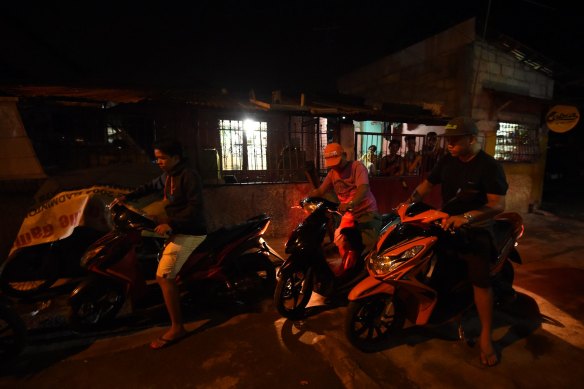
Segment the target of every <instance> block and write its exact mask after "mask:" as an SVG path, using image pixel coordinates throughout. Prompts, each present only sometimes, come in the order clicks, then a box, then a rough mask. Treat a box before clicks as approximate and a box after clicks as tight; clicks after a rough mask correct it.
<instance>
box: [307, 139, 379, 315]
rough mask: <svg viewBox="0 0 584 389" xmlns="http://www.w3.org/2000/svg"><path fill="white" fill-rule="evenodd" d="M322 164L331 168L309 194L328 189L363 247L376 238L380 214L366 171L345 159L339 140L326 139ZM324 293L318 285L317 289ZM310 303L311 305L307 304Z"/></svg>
mask: <svg viewBox="0 0 584 389" xmlns="http://www.w3.org/2000/svg"><path fill="white" fill-rule="evenodd" d="M324 162H325V167H326V168H328V169H330V170H329V172H328V174H327V176H326V177H325V179H324V181H323V182H322V184H321V185H320V187H318V188H317V189H314V190H313V191H311V192H310V194H309V196H311V197H324V196H325V194H326V193H327V192H328V191H330V190H331V189H332V190H334V192H335V194H336V195H337V198H338V199H339V202H340V204H339V208H338V209H339V211H340V212H350V213H351V214H352V216H353V219H354V222H355V227H356V228H357V230H358V231H359V232H360V233H361V239H362V242H363V246H364V251H369V250H370V249H371V248H372V247H373V246H374V244H375V242H376V241H377V238H378V236H379V230H380V229H381V215H380V214H379V212H378V209H377V202H376V201H375V197H374V196H373V193H371V190H370V188H369V172H368V170H367V168H366V167H365V165H363V163H362V162H360V161H347V154H346V153H345V151H344V150H343V147H342V146H341V145H340V144H338V143H329V144H328V145H327V146H326V147H325V149H324ZM323 292H324V293H327V291H326V290H323V288H321V289H320V290H319V293H323ZM309 305H313V304H310V303H309Z"/></svg>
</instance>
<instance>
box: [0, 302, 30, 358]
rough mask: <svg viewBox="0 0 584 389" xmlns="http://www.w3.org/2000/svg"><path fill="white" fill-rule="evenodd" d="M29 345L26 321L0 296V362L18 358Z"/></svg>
mask: <svg viewBox="0 0 584 389" xmlns="http://www.w3.org/2000/svg"><path fill="white" fill-rule="evenodd" d="M26 343H27V330H26V325H25V324H24V321H23V320H22V318H21V317H20V315H19V314H18V312H17V311H16V310H15V309H14V307H13V306H12V302H11V301H10V300H8V299H7V298H6V297H5V296H0V361H2V362H7V361H10V360H12V359H14V358H16V357H17V356H18V355H19V354H20V353H21V352H22V350H23V349H24V347H25V346H26Z"/></svg>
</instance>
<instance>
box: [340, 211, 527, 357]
mask: <svg viewBox="0 0 584 389" xmlns="http://www.w3.org/2000/svg"><path fill="white" fill-rule="evenodd" d="M397 213H398V215H399V217H400V222H399V223H396V224H395V225H392V226H391V227H390V228H388V229H387V230H385V231H384V232H383V233H382V234H381V235H380V237H379V240H378V242H377V244H376V247H375V248H374V249H373V250H372V251H371V252H370V254H369V255H368V257H367V258H366V267H367V270H368V272H369V277H367V278H365V279H364V280H362V281H361V282H360V283H359V284H357V285H356V286H355V287H354V288H353V290H351V292H350V293H349V297H348V299H349V304H348V309H347V316H346V321H345V334H346V336H347V338H348V339H349V341H350V342H351V343H352V344H353V345H354V346H355V347H357V348H359V349H360V350H362V351H378V350H380V349H382V348H384V347H385V346H386V344H387V343H388V341H389V340H390V339H391V337H392V336H394V335H397V334H398V333H399V331H400V330H401V329H403V328H404V325H405V324H406V323H411V324H412V325H413V326H438V325H442V324H445V323H447V322H451V321H453V320H457V321H458V336H459V338H460V339H461V340H464V339H465V335H464V330H463V328H462V318H463V316H464V314H465V313H467V312H468V311H469V310H470V308H472V307H473V306H474V301H473V290H472V285H471V283H470V281H469V280H468V277H467V271H466V268H465V263H464V262H463V260H461V259H460V258H458V257H457V247H458V248H461V247H464V245H465V244H466V242H465V239H466V237H467V236H468V235H466V234H467V233H468V232H469V230H468V228H466V227H465V226H464V225H463V226H462V227H461V228H460V229H458V230H456V232H455V231H445V230H444V229H443V228H442V226H441V220H442V219H443V218H446V217H448V214H447V213H445V212H444V211H441V210H437V209H434V208H432V207H431V206H429V205H427V204H425V203H412V204H401V205H400V206H399V207H398V209H397ZM523 229H524V227H523V220H522V218H521V216H520V215H519V214H517V213H514V212H504V213H501V214H499V215H497V216H496V218H495V223H494V234H493V235H494V239H493V243H494V251H495V252H496V253H497V254H496V258H493V261H492V262H491V265H490V276H491V280H492V285H493V292H494V298H495V303H496V305H502V304H503V303H504V302H505V301H508V300H510V299H511V298H512V297H513V295H514V293H515V292H514V290H513V287H512V285H513V279H514V274H515V271H514V268H513V265H512V262H515V263H521V257H520V256H519V253H518V252H517V249H516V248H515V247H516V244H517V241H518V239H519V238H520V237H521V235H522V234H523Z"/></svg>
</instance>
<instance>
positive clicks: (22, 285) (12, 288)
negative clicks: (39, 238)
mask: <svg viewBox="0 0 584 389" xmlns="http://www.w3.org/2000/svg"><path fill="white" fill-rule="evenodd" d="M58 278H59V261H58V258H57V256H56V255H55V253H54V252H53V249H52V247H51V245H39V246H31V247H26V248H24V249H22V250H21V251H19V252H18V253H16V254H14V256H13V257H11V258H9V259H8V262H7V263H6V264H5V265H4V266H3V268H2V272H1V273H0V289H2V291H3V292H4V293H6V294H7V295H8V296H11V297H20V298H23V297H31V296H34V295H36V294H38V293H41V292H43V291H46V290H48V289H49V288H50V287H51V286H52V285H53V284H54V283H55V282H56V281H57V279H58Z"/></svg>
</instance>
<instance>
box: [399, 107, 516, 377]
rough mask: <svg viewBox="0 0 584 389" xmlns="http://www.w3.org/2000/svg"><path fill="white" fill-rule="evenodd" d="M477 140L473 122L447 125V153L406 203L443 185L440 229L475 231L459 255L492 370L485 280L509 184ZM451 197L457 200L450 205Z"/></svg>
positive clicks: (490, 293)
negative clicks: (493, 230)
mask: <svg viewBox="0 0 584 389" xmlns="http://www.w3.org/2000/svg"><path fill="white" fill-rule="evenodd" d="M477 135H478V129H477V127H476V125H475V123H474V121H473V120H472V119H470V118H466V117H458V118H454V119H453V120H451V121H450V122H449V123H448V124H447V125H446V131H445V137H446V140H447V144H448V154H447V155H445V156H444V157H443V158H441V159H440V160H439V161H438V163H437V164H436V166H435V167H434V169H433V170H432V171H431V172H430V174H429V175H428V178H427V179H426V180H424V181H423V182H422V183H421V184H420V185H419V186H418V187H417V188H416V190H415V191H414V193H413V194H412V195H411V196H410V198H409V199H408V201H409V202H416V201H421V200H422V199H423V198H424V196H426V195H427V194H429V193H430V191H431V190H432V188H433V187H434V186H435V185H438V184H441V194H442V201H443V204H444V208H443V209H444V211H445V212H447V213H448V214H449V215H450V217H448V218H447V219H444V220H443V221H442V227H443V228H444V229H448V228H454V229H457V228H460V227H461V226H462V225H465V224H469V223H470V224H471V226H472V227H473V229H472V230H473V234H472V236H471V244H470V247H469V248H468V250H465V251H464V252H461V257H462V258H463V259H464V260H465V261H466V262H467V264H468V272H469V278H470V280H471V282H472V284H473V291H474V301H475V305H476V307H477V311H478V314H479V320H480V322H481V334H480V339H479V344H480V349H481V362H482V363H483V364H484V365H486V366H494V365H495V364H497V363H498V362H499V358H498V355H497V352H496V351H495V348H494V346H493V340H492V321H493V291H492V288H491V285H490V279H489V262H490V260H491V258H490V256H491V255H490V253H491V247H492V243H491V233H490V231H489V229H490V228H491V227H492V222H493V217H494V216H495V215H497V214H499V213H501V212H503V210H504V209H505V194H506V193H507V189H508V184H507V180H506V177H505V172H504V171H503V168H502V167H501V165H500V164H499V163H498V162H497V161H496V160H495V159H494V158H493V157H492V156H490V155H489V154H487V153H485V152H484V151H483V150H481V148H480V145H479V144H478V142H477ZM455 197H457V200H456V201H453V202H449V200H451V199H453V198H455ZM475 227H476V228H475Z"/></svg>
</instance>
